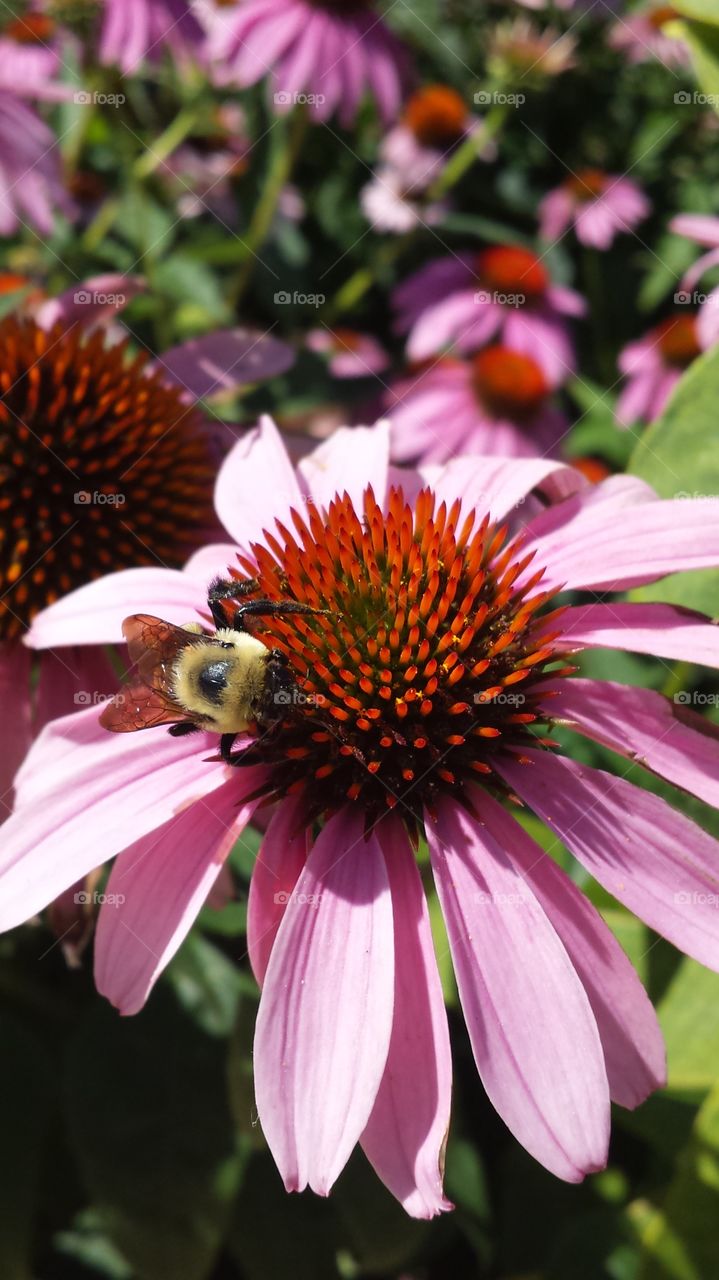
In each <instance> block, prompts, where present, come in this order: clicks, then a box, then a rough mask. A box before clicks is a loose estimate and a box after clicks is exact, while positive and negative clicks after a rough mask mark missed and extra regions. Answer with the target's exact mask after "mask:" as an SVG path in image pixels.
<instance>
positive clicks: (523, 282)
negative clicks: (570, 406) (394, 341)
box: [393, 245, 586, 386]
mask: <svg viewBox="0 0 719 1280" xmlns="http://www.w3.org/2000/svg"><path fill="white" fill-rule="evenodd" d="M393 301H394V306H395V308H396V310H397V329H398V331H399V332H400V333H408V334H409V337H408V340H407V355H408V356H409V358H410V360H426V359H427V358H428V357H429V356H432V355H435V354H436V353H437V352H439V351H442V350H444V349H445V348H448V347H453V348H454V349H455V350H456V351H459V352H463V353H464V352H469V351H476V350H477V348H478V347H481V346H483V345H484V344H485V343H486V342H491V341H492V340H494V339H499V340H501V342H502V343H503V344H504V345H505V346H507V347H511V348H512V349H513V350H514V351H521V352H524V353H525V354H526V355H528V356H531V357H532V358H533V359H534V360H536V361H537V363H538V364H539V365H541V367H542V369H543V370H544V372H545V374H546V376H547V377H548V378H549V380H550V382H551V383H552V385H553V386H557V385H558V384H559V383H561V382H563V381H564V379H565V378H566V377H567V375H568V374H570V373H571V372H572V371H573V369H574V349H573V345H572V341H571V338H570V335H569V332H568V329H567V324H566V317H567V316H581V315H583V314H584V312H585V309H586V308H585V303H584V299H583V298H581V297H580V296H579V294H578V293H575V292H574V290H573V289H567V288H566V287H565V286H564V285H555V284H552V282H551V280H550V277H549V273H548V271H547V268H546V267H545V266H544V264H543V262H542V261H541V259H540V258H538V257H537V256H536V254H533V253H531V252H530V251H529V250H528V249H523V248H520V247H519V246H517V245H492V246H491V247H489V248H487V249H482V250H481V251H480V252H479V253H466V252H465V253H461V254H454V255H453V256H452V257H448V258H437V259H435V260H434V261H432V262H429V263H428V264H427V265H426V266H424V267H422V268H420V270H419V271H417V272H416V273H415V274H414V275H412V276H410V277H409V278H408V279H407V280H405V281H404V282H403V283H402V284H401V285H400V286H399V287H398V288H397V289H396V290H395V293H394V299H393Z"/></svg>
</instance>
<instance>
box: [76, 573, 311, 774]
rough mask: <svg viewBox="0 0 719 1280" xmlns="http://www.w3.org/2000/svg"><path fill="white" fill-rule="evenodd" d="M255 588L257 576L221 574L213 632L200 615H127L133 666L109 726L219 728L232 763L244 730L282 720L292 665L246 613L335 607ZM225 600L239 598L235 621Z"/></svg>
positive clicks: (214, 587) (104, 719) (176, 731)
mask: <svg viewBox="0 0 719 1280" xmlns="http://www.w3.org/2000/svg"><path fill="white" fill-rule="evenodd" d="M256 590H257V583H256V582H254V581H252V580H251V581H247V582H235V581H224V580H223V579H221V578H217V579H215V581H214V582H213V583H212V584H211V586H210V591H209V596H208V605H209V608H210V612H211V614H212V620H213V622H214V624H215V628H216V630H215V631H214V633H211V634H208V633H207V632H206V631H203V629H202V627H201V626H200V624H199V623H196V622H189V623H187V624H186V625H185V626H182V627H177V626H174V625H173V624H172V623H171V622H164V621H163V620H162V619H161V618H154V617H152V616H151V615H149V614H144V613H138V614H133V615H132V617H130V618H126V619H125V621H124V622H123V624H122V631H123V635H124V637H125V639H126V641H127V645H128V649H129V653H130V660H131V662H132V663H133V666H134V668H135V670H134V674H133V676H132V678H131V679H130V681H129V682H128V684H126V685H125V687H124V688H123V689H122V690H121V691H120V692H119V693H118V694H116V695H115V697H114V698H113V699H112V701H111V702H108V703H107V705H106V706H105V708H104V709H103V712H102V715H101V716H100V723H101V724H102V725H103V727H104V728H105V729H109V730H110V731H111V732H112V733H131V732H134V731H136V730H138V729H151V728H155V727H156V726H158V725H168V726H169V732H170V733H171V734H172V735H173V736H174V737H180V736H181V735H184V734H186V733H193V732H196V731H197V730H199V729H204V730H206V731H207V732H209V733H218V734H219V735H220V752H221V755H222V758H223V760H225V761H226V762H227V763H230V764H231V763H233V758H232V755H231V750H232V744H233V742H234V740H235V738H236V737H237V735H238V734H240V733H245V732H246V731H247V730H248V729H250V728H251V727H252V726H253V725H254V724H257V725H259V726H260V727H261V728H263V729H266V728H269V727H271V726H272V724H275V723H277V722H278V721H279V720H282V719H283V718H284V716H285V715H286V710H287V704H288V703H290V702H291V701H292V691H293V690H294V689H295V687H296V682H295V676H294V673H293V672H292V670H291V668H290V665H289V662H288V660H287V657H286V656H285V654H284V653H282V652H281V650H279V649H268V648H267V646H266V645H264V644H263V643H262V641H261V640H258V639H257V637H256V636H254V635H252V634H251V632H249V631H248V630H247V625H246V622H247V618H248V617H250V616H253V615H254V616H265V617H272V616H277V615H278V614H280V615H285V614H292V613H300V614H309V613H312V614H327V613H328V612H329V610H327V609H314V608H312V607H311V606H310V605H306V604H302V603H300V602H299V601H296V600H243V597H244V596H246V595H249V594H251V593H252V592H253V591H256ZM227 601H231V602H234V603H235V605H236V607H235V609H234V613H233V616H232V621H231V625H230V626H228V625H227V617H226V614H225V603H226V602H227Z"/></svg>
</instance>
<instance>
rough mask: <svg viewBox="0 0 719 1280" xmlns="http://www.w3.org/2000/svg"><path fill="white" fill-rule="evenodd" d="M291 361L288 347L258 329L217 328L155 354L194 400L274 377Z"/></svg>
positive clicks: (291, 355)
mask: <svg viewBox="0 0 719 1280" xmlns="http://www.w3.org/2000/svg"><path fill="white" fill-rule="evenodd" d="M293 360H294V354H293V352H292V349H291V347H288V346H287V345H286V343H284V342H278V341H277V340H276V339H275V338H270V337H268V336H267V335H266V334H263V333H261V332H260V331H259V330H257V329H240V328H237V329H218V330H217V331H216V332H215V333H208V334H206V335H205V336H204V337H202V338H193V339H192V340H191V341H190V342H183V343H181V344H180V345H179V346H178V347H172V348H171V349H170V350H169V351H164V352H163V353H162V355H161V356H158V357H157V361H156V367H157V368H158V369H160V370H161V372H162V373H164V374H165V376H166V377H168V378H171V379H172V381H173V382H178V383H179V384H180V386H181V387H184V389H185V391H188V392H189V393H190V395H192V396H193V397H194V398H195V399H196V400H202V399H204V398H205V397H206V396H213V395H218V394H219V393H220V392H223V391H232V390H235V389H236V388H237V387H239V386H243V385H246V384H248V383H253V382H260V381H262V380H263V379H264V378H274V377H277V375H278V374H280V373H284V372H285V370H286V369H289V367H290V365H291V364H292V362H293Z"/></svg>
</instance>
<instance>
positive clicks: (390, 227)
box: [360, 165, 449, 236]
mask: <svg viewBox="0 0 719 1280" xmlns="http://www.w3.org/2000/svg"><path fill="white" fill-rule="evenodd" d="M425 191H426V187H425V185H424V183H422V184H420V186H419V187H417V188H414V187H411V186H408V185H407V178H406V176H405V175H404V174H403V173H402V172H401V171H400V170H399V169H397V168H395V167H394V166H393V165H382V166H380V168H379V169H377V170H375V173H374V176H373V177H372V180H371V181H370V182H368V183H367V185H366V186H365V187H363V188H362V190H361V192H360V205H361V206H362V212H363V213H364V215H365V217H366V218H367V220H368V222H369V223H370V224H371V226H372V228H373V229H374V230H375V231H378V232H380V233H382V232H388V233H390V234H392V235H398V236H401V235H406V233H407V232H408V231H413V230H414V228H415V227H421V226H425V227H433V226H436V224H437V223H439V222H441V221H442V219H443V218H444V217H445V215H446V214H447V212H448V211H449V203H448V201H447V200H427V199H425Z"/></svg>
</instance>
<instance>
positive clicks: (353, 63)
mask: <svg viewBox="0 0 719 1280" xmlns="http://www.w3.org/2000/svg"><path fill="white" fill-rule="evenodd" d="M206 22H207V26H208V49H209V55H210V57H211V59H212V60H213V64H214V69H215V76H216V79H217V80H218V82H219V83H221V84H237V85H240V86H242V87H246V86H247V85H251V84H255V83H256V82H257V81H258V80H262V79H263V78H264V77H265V76H270V80H271V100H272V103H273V107H274V110H275V111H276V112H277V113H278V114H284V113H285V112H287V111H290V110H291V109H292V107H293V106H294V105H296V104H297V103H298V102H302V103H304V104H305V105H307V106H308V108H309V112H310V114H311V116H312V118H313V119H314V120H319V121H322V120H328V119H329V117H330V116H332V115H334V113H335V112H337V114H338V116H339V119H340V122H341V123H342V124H343V125H345V126H348V125H350V124H352V122H353V120H354V119H355V117H356V115H357V112H358V110H359V107H360V104H361V101H362V98H363V96H364V94H365V92H367V91H369V92H370V93H371V94H372V96H373V98H374V99H375V101H376V103H377V106H378V108H379V111H380V114H381V116H382V118H383V120H384V121H385V123H387V124H389V123H390V122H391V121H392V120H394V119H395V118H396V116H397V114H398V112H399V109H400V106H401V102H402V96H403V88H404V83H405V80H406V72H407V55H406V51H405V49H404V46H403V45H402V44H401V43H400V42H399V40H397V38H396V37H395V36H394V35H393V34H392V32H391V31H390V30H389V28H388V27H387V26H386V24H385V22H384V20H383V18H382V17H381V16H380V15H379V14H378V13H377V11H376V9H375V7H374V5H373V4H372V2H371V0H335V2H334V3H332V2H329V0H240V2H239V3H237V4H233V5H223V6H221V7H218V8H216V9H215V10H214V12H212V13H209V11H206Z"/></svg>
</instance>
